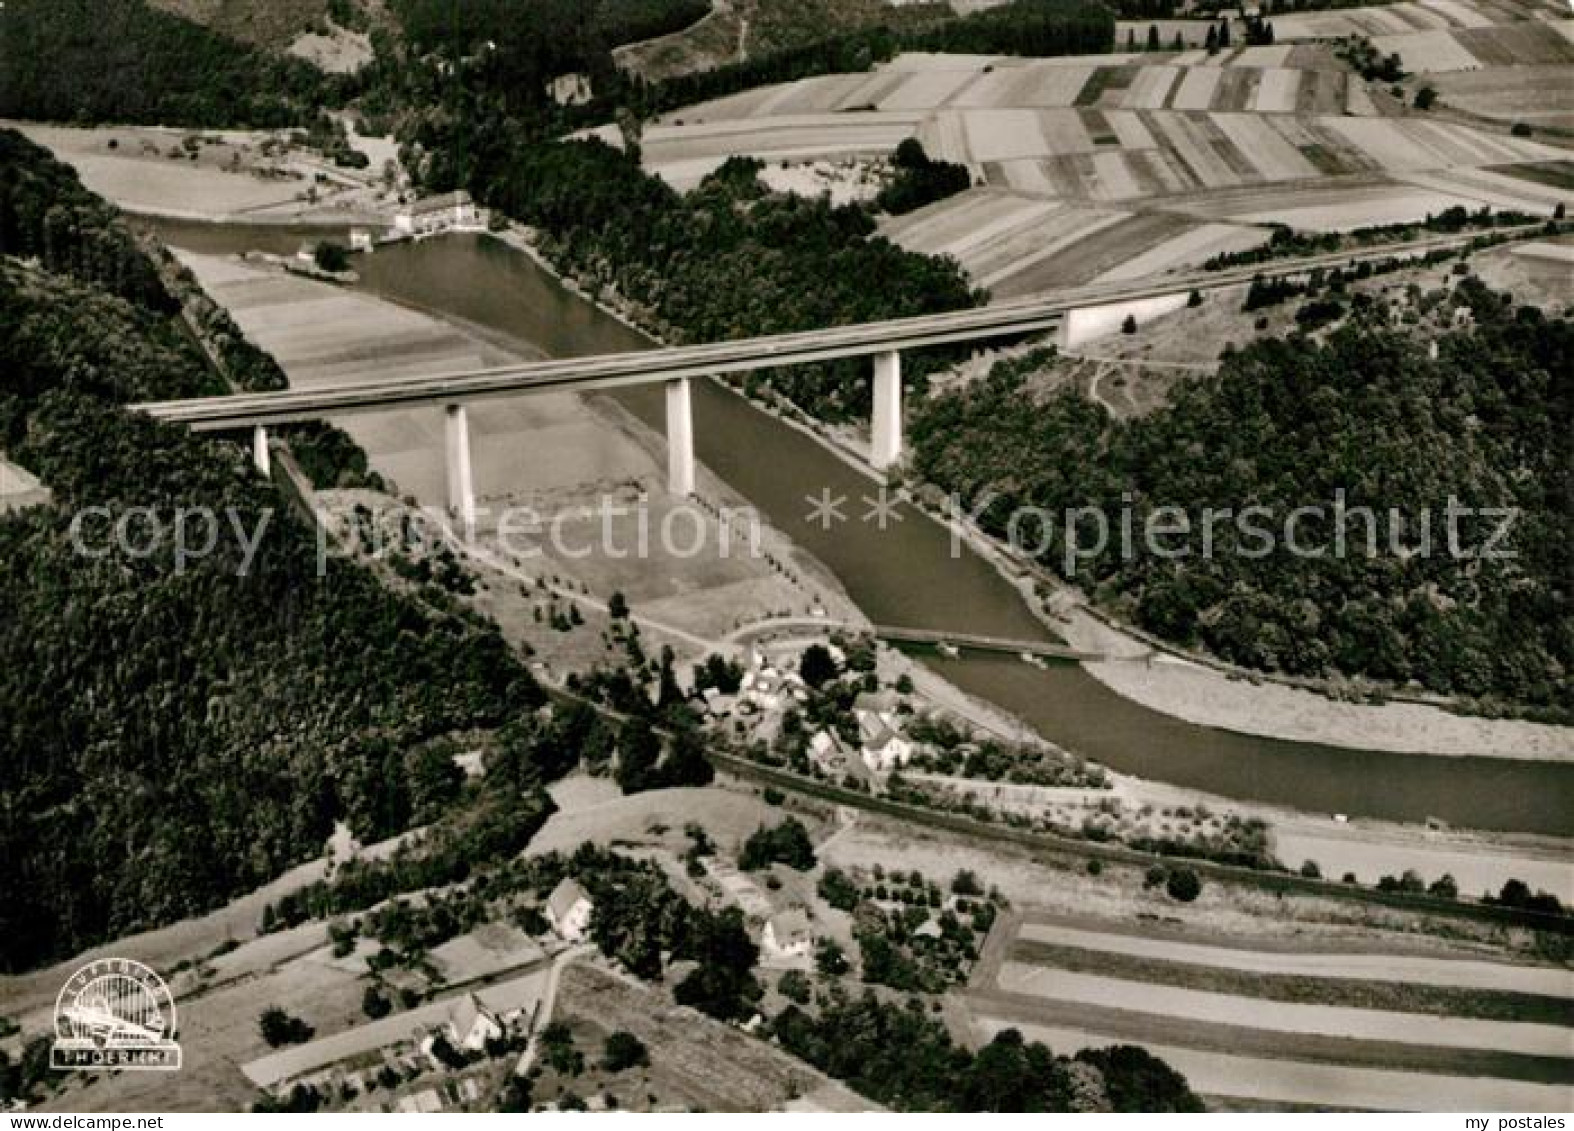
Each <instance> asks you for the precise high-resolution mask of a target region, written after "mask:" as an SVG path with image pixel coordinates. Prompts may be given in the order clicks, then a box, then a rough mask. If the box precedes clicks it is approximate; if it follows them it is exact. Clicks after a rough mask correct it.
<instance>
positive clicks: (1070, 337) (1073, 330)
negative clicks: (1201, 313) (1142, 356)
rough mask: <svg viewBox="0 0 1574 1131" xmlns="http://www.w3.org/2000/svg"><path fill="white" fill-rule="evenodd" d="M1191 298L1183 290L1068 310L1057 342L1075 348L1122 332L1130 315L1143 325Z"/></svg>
mask: <svg viewBox="0 0 1574 1131" xmlns="http://www.w3.org/2000/svg"><path fill="white" fill-rule="evenodd" d="M1187 297H1188V292H1185V291H1182V292H1180V293H1178V294H1169V295H1154V296H1152V297H1150V298H1138V299H1128V300H1126V301H1124V302H1109V303H1102V304H1099V305H1097V306H1079V307H1075V308H1073V309H1070V310H1067V311H1066V316H1065V317H1064V318H1063V319H1062V320H1061V323H1060V332H1059V333H1058V334H1057V335H1056V336H1055V344H1056V345H1057V346H1059V347H1060V348H1061V349H1062V350H1074V349H1076V348H1078V347H1079V346H1082V345H1085V344H1086V343H1088V342H1091V341H1095V340H1097V339H1099V338H1107V337H1109V336H1110V335H1111V334H1118V333H1119V332H1120V329H1121V326H1122V325H1123V324H1124V323H1125V321H1126V318H1127V317H1128V316H1130V317H1131V318H1132V319H1134V320H1135V321H1136V323H1137V325H1138V326H1141V325H1143V324H1144V323H1146V322H1148V321H1149V320H1150V319H1154V318H1159V317H1162V316H1163V315H1166V314H1171V313H1173V312H1174V311H1177V310H1181V309H1183V308H1184V307H1185V306H1186V299H1187Z"/></svg>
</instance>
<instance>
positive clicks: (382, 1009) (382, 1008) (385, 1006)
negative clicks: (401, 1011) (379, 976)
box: [361, 983, 393, 1021]
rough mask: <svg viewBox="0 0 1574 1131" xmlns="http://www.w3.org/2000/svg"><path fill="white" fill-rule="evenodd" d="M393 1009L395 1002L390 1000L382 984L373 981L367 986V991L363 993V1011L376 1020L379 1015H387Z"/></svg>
mask: <svg viewBox="0 0 1574 1131" xmlns="http://www.w3.org/2000/svg"><path fill="white" fill-rule="evenodd" d="M392 1011H393V1002H391V1001H389V1000H388V995H387V994H385V993H383V990H382V987H381V986H379V985H377V984H376V983H373V984H372V985H370V986H367V987H366V992H365V993H364V994H362V995H361V1012H362V1013H364V1014H366V1016H368V1017H370V1018H371V1019H372V1020H373V1021H376V1020H377V1019H378V1018H379V1017H387V1016H388V1014H389V1013H391V1012H392Z"/></svg>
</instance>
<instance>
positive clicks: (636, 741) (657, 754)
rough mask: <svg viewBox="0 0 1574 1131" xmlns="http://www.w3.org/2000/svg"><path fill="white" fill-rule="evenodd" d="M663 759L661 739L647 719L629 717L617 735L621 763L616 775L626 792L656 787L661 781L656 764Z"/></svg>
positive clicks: (614, 775)
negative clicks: (658, 777)
mask: <svg viewBox="0 0 1574 1131" xmlns="http://www.w3.org/2000/svg"><path fill="white" fill-rule="evenodd" d="M660 760H661V739H660V738H658V737H657V736H656V732H655V731H653V730H651V728H650V724H649V723H648V722H646V721H645V720H644V719H630V720H629V721H628V722H627V723H624V724H623V730H622V732H621V733H620V734H619V735H618V764H617V769H616V770H615V771H614V773H613V777H614V779H615V780H616V781H617V783H618V785H619V786H621V787H622V789H623V792H624V793H639V792H640V791H641V790H646V789H653V788H655V787H656V786H657V785H658V784H659V782H658V780H657V777H656V765H657V763H658V762H659V761H660Z"/></svg>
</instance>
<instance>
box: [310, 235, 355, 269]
mask: <svg viewBox="0 0 1574 1131" xmlns="http://www.w3.org/2000/svg"><path fill="white" fill-rule="evenodd" d="M312 259H313V260H314V261H315V262H316V264H317V267H318V269H319V270H322V271H329V272H332V273H333V274H336V275H337V274H340V273H341V272H344V271H348V270H349V268H350V253H349V251H348V249H346V248H345V246H344V245H343V244H337V243H334V242H333V241H332V240H323V241H322V242H321V243H319V244H318V245H317V248H316V250H315V251H313V252H312Z"/></svg>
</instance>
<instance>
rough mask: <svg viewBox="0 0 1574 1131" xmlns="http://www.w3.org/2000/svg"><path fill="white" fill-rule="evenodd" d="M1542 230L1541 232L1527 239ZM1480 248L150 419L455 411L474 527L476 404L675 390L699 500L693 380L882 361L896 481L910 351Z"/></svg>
mask: <svg viewBox="0 0 1574 1131" xmlns="http://www.w3.org/2000/svg"><path fill="white" fill-rule="evenodd" d="M1536 227H1537V226H1535V225H1531V226H1528V229H1527V230H1535V229H1536ZM1471 238H1473V233H1465V234H1463V235H1453V236H1439V237H1433V238H1431V239H1426V240H1418V241H1413V242H1410V243H1406V244H1403V245H1379V246H1374V247H1369V248H1362V249H1357V250H1351V251H1341V252H1333V253H1329V254H1324V255H1316V256H1308V257H1305V258H1302V259H1294V260H1282V261H1280V262H1277V263H1266V264H1254V265H1252V266H1248V267H1241V268H1235V269H1231V270H1225V271H1212V272H1199V273H1195V274H1192V275H1190V276H1173V277H1169V278H1165V279H1161V280H1157V281H1148V282H1142V283H1135V284H1134V283H1130V282H1121V283H1107V284H1095V285H1089V286H1084V287H1078V288H1074V289H1067V290H1062V291H1057V292H1054V293H1049V294H1042V295H1035V296H1032V297H1029V298H1024V299H1015V300H1011V301H1006V302H998V303H991V304H990V305H988V306H985V307H981V308H977V309H970V310H959V311H952V312H948V313H943V314H931V315H924V316H920V317H915V318H898V319H893V320H890V321H884V322H870V323H863V324H859V325H854V326H833V327H829V328H827V329H823V330H811V331H806V332H801V333H793V334H778V335H773V336H770V337H760V338H748V339H743V340H738V341H728V342H716V343H712V344H708V345H698V346H681V347H675V348H664V349H654V350H642V351H633V352H630V353H621V354H612V355H606V356H600V357H582V358H573V359H567V360H558V361H541V362H531V363H527V364H521V365H508V366H501V367H498V368H493V369H480V370H471V371H466V372H458V373H436V374H432V375H430V376H424V377H415V378H411V377H401V378H398V379H387V380H379V381H370V382H362V383H357V384H352V385H339V386H329V387H321V388H311V389H286V390H283V391H280V392H274V393H242V394H238V395H235V396H225V397H204V398H199V399H195V400H183V401H163V402H158V403H152V404H143V405H138V406H137V407H138V408H139V409H141V410H142V411H144V412H146V413H148V414H149V415H151V416H153V417H155V418H156V419H159V420H164V421H168V422H171V423H177V424H185V425H188V426H189V427H191V428H192V429H194V430H196V431H199V432H229V431H250V432H251V433H252V438H253V453H254V458H255V459H256V461H257V463H258V465H259V466H260V467H262V468H263V469H264V470H266V469H267V466H268V434H267V429H268V428H269V427H270V426H275V425H281V424H295V423H303V422H306V421H312V420H323V419H328V418H337V417H344V416H350V415H354V414H357V413H368V412H386V411H388V410H390V409H399V408H419V407H434V408H436V407H440V408H443V409H444V410H445V412H446V418H447V419H446V428H445V440H446V449H447V460H446V471H447V496H448V505H449V507H450V509H451V510H452V511H453V512H454V513H455V514H456V515H459V516H460V517H462V518H464V519H465V520H466V522H467V523H471V522H473V521H474V518H475V488H474V476H473V472H472V469H471V460H470V425H469V419H468V416H467V415H466V406H467V405H468V404H470V403H471V402H474V401H482V400H493V399H499V398H509V397H516V396H524V395H529V394H535V393H548V392H560V391H564V390H573V391H587V390H595V389H617V388H624V387H627V386H631V385H646V384H652V383H655V382H661V383H662V384H664V385H665V386H666V391H667V461H668V463H667V475H668V486H669V488H670V489H671V491H672V493H673V494H675V495H689V494H692V493H693V491H694V418H693V411H692V408H691V406H690V389H689V382H690V381H692V380H693V379H695V378H696V377H717V376H724V375H727V374H734V373H748V372H753V371H758V370H762V369H776V368H790V367H793V366H799V365H809V364H813V363H816V362H825V361H835V360H840V359H845V358H854V357H870V358H873V368H874V418H873V422H872V423H873V428H872V440H873V443H872V445H871V462H872V463H873V465H874V467H875V468H876V469H877V470H884V469H886V468H888V467H890V466H891V465H892V464H894V463H896V462H897V461H898V460H899V459H900V458H901V455H902V354H903V352H905V351H908V350H919V349H927V348H930V347H934V346H944V345H955V344H959V343H968V342H986V341H990V340H999V339H1003V338H1012V337H1020V336H1023V335H1029V334H1038V333H1043V332H1045V331H1048V330H1056V329H1058V330H1059V331H1060V338H1059V340H1060V342H1061V344H1062V345H1074V344H1076V343H1077V342H1078V341H1080V340H1082V339H1083V338H1084V337H1087V336H1093V335H1094V334H1096V333H1098V332H1099V331H1101V330H1108V329H1110V328H1112V327H1113V326H1118V325H1119V324H1120V322H1121V321H1123V320H1124V319H1125V317H1126V316H1127V315H1131V316H1133V317H1135V318H1137V319H1138V320H1139V321H1140V320H1142V319H1145V318H1149V317H1154V316H1156V315H1157V314H1161V313H1165V312H1167V311H1169V310H1173V309H1176V308H1178V307H1180V306H1183V305H1185V303H1186V299H1187V297H1188V295H1189V294H1190V292H1191V291H1193V290H1197V291H1203V292H1206V291H1212V290H1218V289H1220V288H1224V287H1232V286H1239V285H1240V284H1242V283H1246V282H1250V281H1251V280H1252V279H1253V278H1254V277H1259V276H1260V277H1263V278H1283V277H1286V276H1295V275H1304V274H1306V273H1308V272H1309V271H1312V270H1314V269H1317V268H1333V267H1342V266H1345V265H1347V264H1352V263H1356V262H1359V261H1361V260H1371V259H1380V258H1386V257H1392V256H1396V255H1410V256H1414V255H1421V254H1425V253H1426V252H1428V251H1432V250H1435V249H1438V248H1444V247H1454V246H1458V245H1460V244H1461V243H1463V242H1466V241H1468V240H1469V239H1471Z"/></svg>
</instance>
